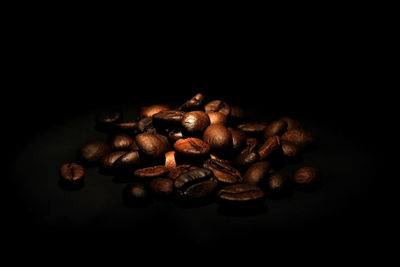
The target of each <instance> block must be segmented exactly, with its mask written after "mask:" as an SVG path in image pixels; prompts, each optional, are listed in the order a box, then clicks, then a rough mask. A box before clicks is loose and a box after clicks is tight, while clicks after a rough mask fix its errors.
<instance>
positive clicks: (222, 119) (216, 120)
mask: <svg viewBox="0 0 400 267" xmlns="http://www.w3.org/2000/svg"><path fill="white" fill-rule="evenodd" d="M207 115H208V117H209V118H210V124H211V125H213V124H221V125H226V121H227V118H226V116H225V115H224V114H222V113H221V112H215V111H212V112H209V113H207Z"/></svg>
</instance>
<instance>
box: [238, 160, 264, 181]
mask: <svg viewBox="0 0 400 267" xmlns="http://www.w3.org/2000/svg"><path fill="white" fill-rule="evenodd" d="M270 167H271V164H270V163H269V162H268V161H259V162H256V163H254V164H253V165H251V166H250V168H249V169H248V170H247V171H246V172H245V174H244V175H243V178H244V182H245V183H246V184H252V185H258V184H260V183H261V182H263V180H264V179H266V178H267V176H268V171H269V169H270Z"/></svg>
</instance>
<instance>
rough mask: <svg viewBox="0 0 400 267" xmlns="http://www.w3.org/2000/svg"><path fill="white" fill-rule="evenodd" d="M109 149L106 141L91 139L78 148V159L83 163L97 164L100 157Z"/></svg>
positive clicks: (108, 151)
mask: <svg viewBox="0 0 400 267" xmlns="http://www.w3.org/2000/svg"><path fill="white" fill-rule="evenodd" d="M110 151H111V149H110V147H109V146H108V144H107V143H106V142H103V141H93V142H90V143H87V144H85V145H83V146H82V147H81V148H80V150H79V159H80V161H81V162H82V163H84V164H89V165H92V164H97V163H99V162H100V160H101V158H103V157H104V156H105V155H107V154H108V153H110Z"/></svg>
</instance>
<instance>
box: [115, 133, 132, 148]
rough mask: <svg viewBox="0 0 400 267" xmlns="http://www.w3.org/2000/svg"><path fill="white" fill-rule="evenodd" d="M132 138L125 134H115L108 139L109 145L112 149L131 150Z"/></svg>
mask: <svg viewBox="0 0 400 267" xmlns="http://www.w3.org/2000/svg"><path fill="white" fill-rule="evenodd" d="M133 142H134V140H133V139H132V137H130V136H129V135H127V134H116V135H114V136H113V137H112V138H111V140H110V147H111V149H112V150H114V151H118V150H131V146H132V144H133Z"/></svg>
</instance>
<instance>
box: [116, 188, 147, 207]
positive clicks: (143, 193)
mask: <svg viewBox="0 0 400 267" xmlns="http://www.w3.org/2000/svg"><path fill="white" fill-rule="evenodd" d="M122 196H123V201H124V203H125V204H126V205H129V206H130V205H134V204H143V203H145V202H147V201H148V193H147V189H146V187H145V185H144V184H142V183H138V182H136V183H132V184H128V185H127V186H126V187H125V189H124V191H123V195H122Z"/></svg>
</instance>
